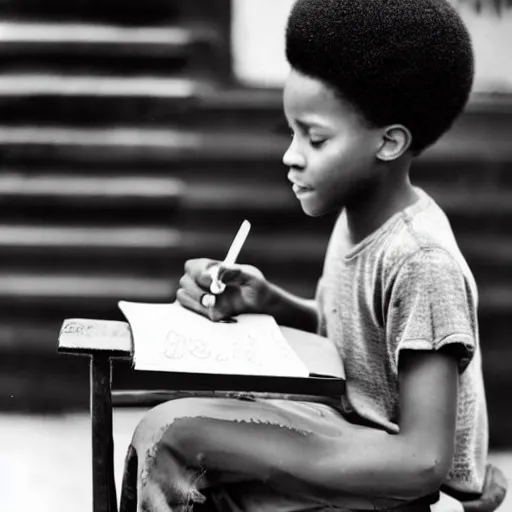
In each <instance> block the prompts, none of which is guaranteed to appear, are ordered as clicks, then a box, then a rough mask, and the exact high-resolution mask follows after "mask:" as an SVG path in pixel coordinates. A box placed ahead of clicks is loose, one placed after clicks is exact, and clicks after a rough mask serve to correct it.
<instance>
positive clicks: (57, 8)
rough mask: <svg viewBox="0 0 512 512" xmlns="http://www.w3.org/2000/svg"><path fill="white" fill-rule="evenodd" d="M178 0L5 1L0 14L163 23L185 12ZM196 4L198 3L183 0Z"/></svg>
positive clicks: (19, 18) (13, 17)
mask: <svg viewBox="0 0 512 512" xmlns="http://www.w3.org/2000/svg"><path fill="white" fill-rule="evenodd" d="M181 3H182V2H179V1H175V0H167V1H163V0H147V1H145V2H144V4H141V3H140V2H137V1H136V0H6V1H4V2H2V3H1V4H0V16H1V17H2V18H7V19H10V20H49V21H55V20H76V21H79V20H84V19H85V20H90V21H110V22H124V23H129V24H137V23H154V24H161V23H163V22H165V21H168V20H169V19H175V18H176V17H178V16H180V14H182V13H183V11H184V9H183V7H182V6H180V4H181ZM183 3H185V4H188V3H197V2H190V0H188V1H187V2H183Z"/></svg>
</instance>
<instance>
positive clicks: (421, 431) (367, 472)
mask: <svg viewBox="0 0 512 512" xmlns="http://www.w3.org/2000/svg"><path fill="white" fill-rule="evenodd" d="M457 385H458V369H457V361H456V360H455V359H454V358H453V357H451V356H449V355H447V354H445V353H443V352H427V351H414V352H413V351H404V353H403V354H402V355H401V361H400V396H401V401H400V406H401V411H402V412H401V418H400V433H399V434H397V435H393V434H388V433H386V432H384V431H382V430H378V429H375V428H369V427H362V426H359V425H353V424H350V423H348V422H345V420H343V419H341V418H340V421H341V422H343V424H340V433H339V435H338V436H337V437H334V438H333V437H328V438H327V437H326V438H325V439H322V440H321V441H319V443H313V445H311V444H308V443H305V446H307V449H311V450H312V453H309V454H308V453H304V452H303V453H301V454H296V457H297V459H296V460H295V459H294V460H284V459H280V460H279V461H278V462H277V464H276V467H275V468H274V471H273V478H271V479H275V481H276V483H277V484H278V485H279V484H280V483H282V484H283V485H285V486H286V485H287V483H288V484H289V482H290V478H291V479H292V480H294V479H296V480H297V481H298V482H300V483H301V485H305V486H307V487H308V488H310V489H317V492H318V495H319V496H326V495H328V496H331V497H332V500H333V501H334V502H336V496H338V497H339V499H340V502H341V503H343V499H344V497H345V496H346V495H352V496H364V497H366V498H368V499H370V500H371V501H373V502H375V503H378V502H379V500H397V501H398V502H400V501H409V500H413V499H415V498H418V497H421V496H425V495H427V494H430V493H432V492H435V491H437V490H438V489H439V487H440V485H441V483H442V482H443V481H444V479H445V478H446V474H447V472H448V469H449V467H450V463H451V460H452V454H453V445H454V435H455V423H456V411H457V405H456V403H457ZM299 458H300V460H302V461H308V463H307V464H304V463H301V462H300V460H299ZM281 478H282V480H281ZM315 494H316V493H315Z"/></svg>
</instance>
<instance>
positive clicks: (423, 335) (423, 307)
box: [385, 248, 477, 373]
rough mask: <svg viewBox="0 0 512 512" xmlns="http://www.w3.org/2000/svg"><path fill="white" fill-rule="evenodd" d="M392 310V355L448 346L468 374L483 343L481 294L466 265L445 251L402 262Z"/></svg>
mask: <svg viewBox="0 0 512 512" xmlns="http://www.w3.org/2000/svg"><path fill="white" fill-rule="evenodd" d="M387 296H388V297H389V299H388V301H386V302H387V308H386V315H385V317H386V337H387V340H388V350H390V356H391V357H393V360H394V361H395V363H396V364H397V365H398V358H399V354H400V351H401V350H405V349H408V350H446V351H449V352H450V353H451V354H453V355H454V356H455V357H456V358H457V360H458V362H459V371H460V372H461V373H462V372H463V371H464V370H465V369H466V367H467V365H468V364H469V362H470V361H471V359H472V357H473V354H474V352H475V346H476V343H477V323H476V313H475V311H476V296H475V292H474V291H472V289H471V287H470V285H469V282H468V280H467V279H466V278H465V276H464V273H463V271H462V268H461V266H460V264H459V263H458V262H457V261H456V260H455V259H454V258H453V257H452V256H451V255H450V254H449V253H447V252H446V251H444V250H443V249H437V248H429V249H420V250H419V251H417V252H416V253H414V254H413V255H412V256H410V257H409V258H408V259H407V260H406V261H405V262H404V263H402V264H401V265H400V268H399V270H398V272H397V273H396V275H395V277H394V279H393V280H392V283H391V285H390V290H389V292H388V294H387Z"/></svg>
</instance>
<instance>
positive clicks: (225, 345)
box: [119, 301, 309, 377]
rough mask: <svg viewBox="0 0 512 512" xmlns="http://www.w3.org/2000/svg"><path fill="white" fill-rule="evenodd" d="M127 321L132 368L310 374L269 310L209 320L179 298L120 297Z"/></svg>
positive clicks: (202, 371) (279, 374)
mask: <svg viewBox="0 0 512 512" xmlns="http://www.w3.org/2000/svg"><path fill="white" fill-rule="evenodd" d="M119 307H120V309H121V311H122V312H123V313H124V315H125V317H126V319H127V320H128V322H129V323H130V326H131V329H132V336H133V344H134V367H135V369H136V370H156V371H170V372H173V371H174V372H191V373H219V374H232V375H267V376H281V377H308V376H309V371H308V368H307V366H306V364H305V363H304V362H303V361H302V360H301V359H300V358H299V356H298V355H297V354H296V353H295V351H294V350H293V349H292V348H291V347H290V345H289V344H288V342H287V341H286V339H285V338H284V336H283V335H282V333H281V331H280V329H279V326H278V325H277V323H276V321H275V319H274V318H273V317H272V316H270V315H253V314H244V315H239V316H237V317H236V319H237V322H236V323H219V322H212V321H210V320H209V319H207V318H205V317H203V316H201V315H199V314H197V313H194V312H192V311H189V310H187V309H185V308H183V307H182V306H181V305H180V304H179V303H177V302H174V303H172V304H146V303H138V302H127V301H120V302H119Z"/></svg>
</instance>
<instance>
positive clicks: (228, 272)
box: [218, 265, 242, 284]
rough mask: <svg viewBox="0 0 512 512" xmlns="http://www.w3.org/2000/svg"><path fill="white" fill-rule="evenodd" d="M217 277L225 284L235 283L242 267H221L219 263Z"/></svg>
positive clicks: (238, 280) (239, 276) (240, 274)
mask: <svg viewBox="0 0 512 512" xmlns="http://www.w3.org/2000/svg"><path fill="white" fill-rule="evenodd" d="M218 277H219V279H220V280H221V281H222V282H223V283H225V284H236V283H239V282H240V278H241V277H242V269H241V268H240V267H223V266H222V265H221V266H220V268H219V273H218Z"/></svg>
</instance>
